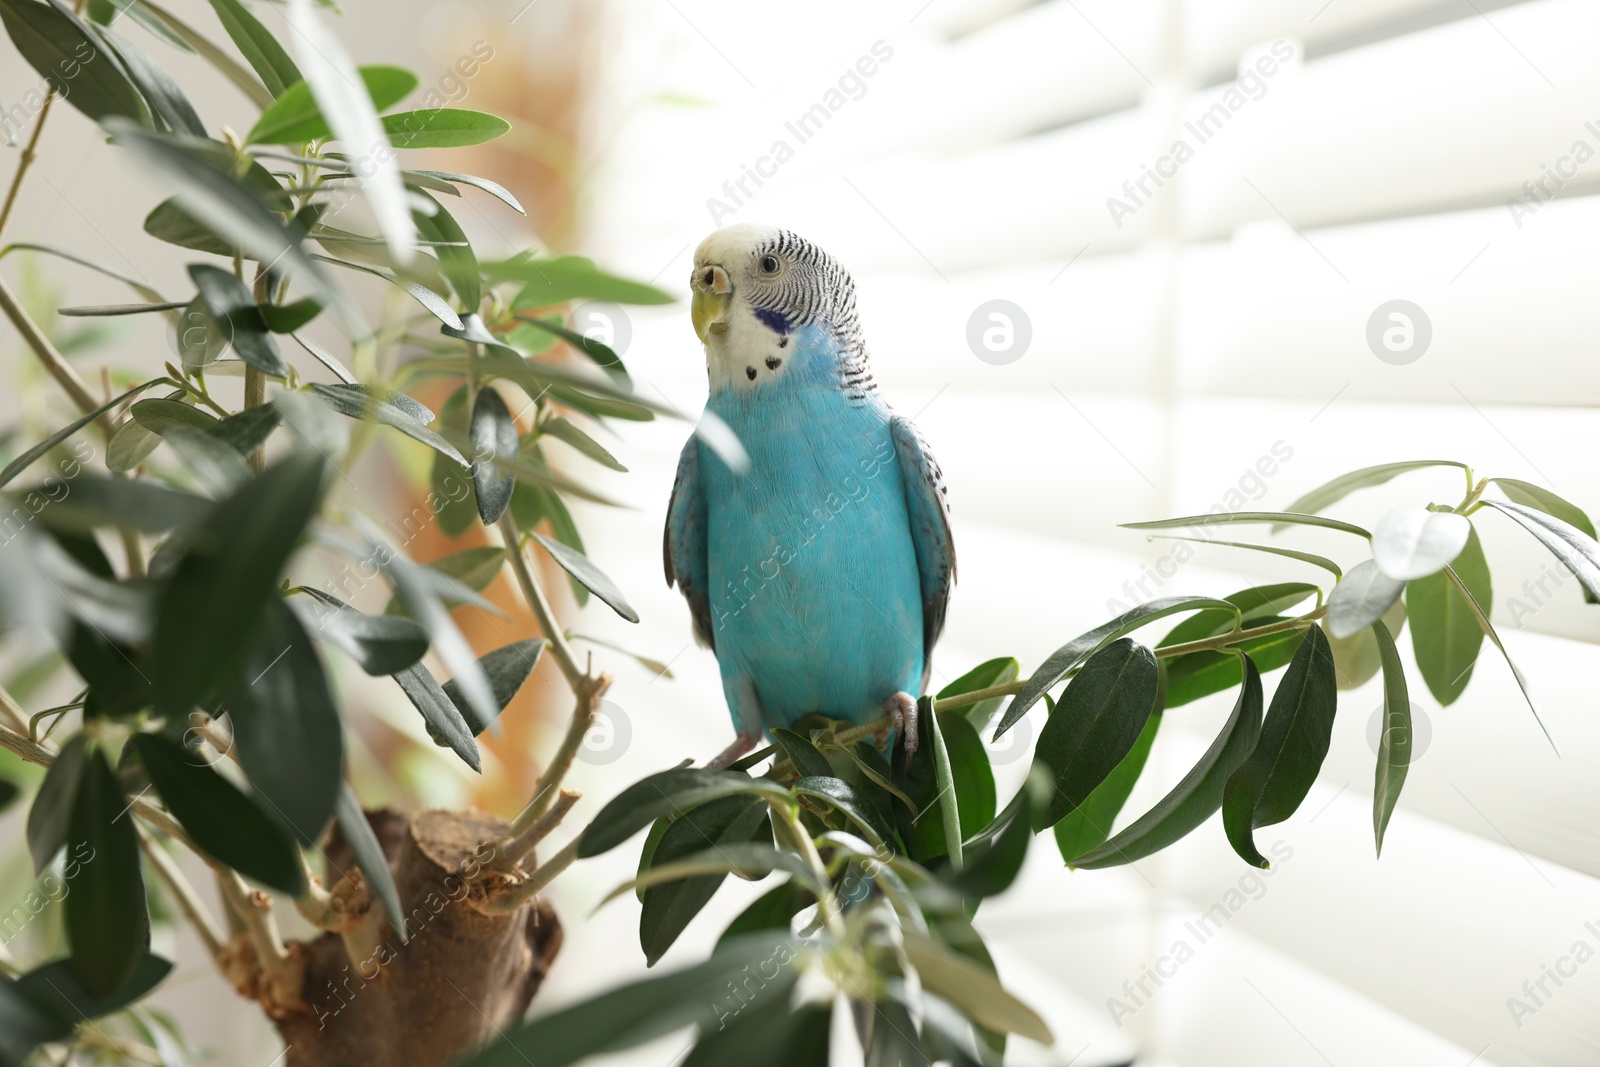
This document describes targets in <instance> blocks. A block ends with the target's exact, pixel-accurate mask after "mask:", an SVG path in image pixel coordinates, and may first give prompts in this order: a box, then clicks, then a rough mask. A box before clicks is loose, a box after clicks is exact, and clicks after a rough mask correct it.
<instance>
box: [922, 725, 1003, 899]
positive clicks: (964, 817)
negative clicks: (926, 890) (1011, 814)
mask: <svg viewBox="0 0 1600 1067" xmlns="http://www.w3.org/2000/svg"><path fill="white" fill-rule="evenodd" d="M923 699H924V702H926V703H927V704H928V706H929V714H928V715H927V716H926V721H927V723H928V725H929V727H930V729H929V731H928V733H927V735H926V740H925V741H924V743H925V744H929V745H931V746H933V766H934V784H935V785H936V786H938V788H939V815H940V819H941V821H942V823H943V829H944V844H945V854H946V855H948V856H949V857H950V862H951V865H952V866H954V867H956V868H957V869H959V868H960V867H961V866H962V862H963V859H964V857H963V856H962V851H961V842H962V840H963V839H964V838H965V836H966V833H967V831H968V830H976V829H977V828H979V827H982V826H987V825H989V823H991V822H993V821H994V809H995V792H994V772H993V771H992V770H991V769H990V767H989V753H988V752H987V751H985V750H984V747H983V739H982V738H981V737H979V736H978V731H977V728H976V727H974V726H973V725H972V723H970V722H968V721H967V719H966V718H965V717H964V716H962V715H960V714H959V713H957V712H953V711H951V712H941V711H934V710H932V707H933V705H932V699H931V698H927V697H925V698H923ZM947 787H948V788H947Z"/></svg>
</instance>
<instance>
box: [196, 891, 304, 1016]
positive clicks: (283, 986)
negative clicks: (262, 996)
mask: <svg viewBox="0 0 1600 1067" xmlns="http://www.w3.org/2000/svg"><path fill="white" fill-rule="evenodd" d="M217 889H218V891H219V892H221V894H222V899H223V900H224V901H225V902H226V903H227V905H228V907H229V908H231V909H232V910H233V913H234V915H236V916H238V918H239V920H240V921H241V922H242V923H243V924H244V929H245V935H246V936H247V937H249V939H250V944H251V947H253V948H254V949H255V951H256V960H257V962H259V963H260V965H261V970H262V972H263V974H264V975H265V976H266V978H267V979H269V985H268V988H267V990H266V991H265V992H266V995H267V996H268V997H269V998H270V1000H271V1001H272V1002H273V1003H274V1004H278V1005H282V1006H285V1007H287V1006H291V1005H298V1004H300V1003H303V997H302V990H301V985H302V982H303V980H304V978H305V975H304V972H303V971H302V970H301V968H300V965H299V964H298V963H297V962H296V961H295V960H294V958H293V957H292V956H290V955H289V950H288V948H287V947H286V946H285V945H284V943H283V935H282V934H280V933H279V932H278V918H277V915H276V914H275V913H274V912H273V910H272V898H271V897H269V896H267V894H265V893H263V892H262V891H261V890H259V889H251V888H250V887H249V886H247V885H245V883H244V879H243V878H240V877H239V875H238V873H237V872H235V871H232V870H229V869H228V868H219V869H218V870H217Z"/></svg>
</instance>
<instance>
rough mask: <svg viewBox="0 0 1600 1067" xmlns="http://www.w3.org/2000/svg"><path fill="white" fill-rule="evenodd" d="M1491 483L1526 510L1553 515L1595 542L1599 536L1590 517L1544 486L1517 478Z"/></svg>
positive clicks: (1500, 479) (1494, 480) (1494, 479)
mask: <svg viewBox="0 0 1600 1067" xmlns="http://www.w3.org/2000/svg"><path fill="white" fill-rule="evenodd" d="M1489 481H1490V482H1492V483H1494V484H1495V485H1498V486H1499V487H1500V491H1501V492H1503V493H1505V495H1506V496H1508V497H1510V498H1511V502H1512V503H1514V504H1521V505H1522V506H1523V507H1525V508H1533V509H1534V510H1535V511H1542V512H1544V513H1545V514H1546V515H1553V516H1555V517H1556V518H1558V519H1560V520H1561V521H1562V522H1564V523H1566V524H1568V525H1569V526H1574V527H1577V528H1578V529H1579V530H1582V531H1583V533H1584V534H1585V535H1586V536H1588V537H1589V538H1590V539H1591V540H1593V539H1594V538H1595V537H1596V536H1597V535H1596V534H1595V530H1594V523H1593V522H1591V521H1590V519H1589V516H1588V515H1586V514H1584V511H1583V509H1582V508H1580V507H1578V505H1576V504H1573V503H1571V502H1570V501H1567V500H1564V499H1562V498H1561V497H1559V496H1557V495H1556V494H1555V493H1552V492H1551V491H1550V490H1548V489H1546V488H1545V487H1544V486H1542V485H1534V484H1533V483H1532V482H1524V481H1521V480H1520V479H1517V478H1490V479H1489Z"/></svg>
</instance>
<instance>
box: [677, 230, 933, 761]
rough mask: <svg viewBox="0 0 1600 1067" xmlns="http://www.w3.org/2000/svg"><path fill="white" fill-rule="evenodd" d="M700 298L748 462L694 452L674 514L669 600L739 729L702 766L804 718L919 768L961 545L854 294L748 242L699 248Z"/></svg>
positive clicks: (759, 236)
mask: <svg viewBox="0 0 1600 1067" xmlns="http://www.w3.org/2000/svg"><path fill="white" fill-rule="evenodd" d="M691 288H692V290H693V294H694V295H693V306H692V314H693V318H694V327H695V332H696V333H697V334H699V336H700V340H701V341H702V342H704V344H705V350H706V367H707V370H708V372H709V375H710V379H711V396H710V400H709V402H708V405H707V406H708V408H709V410H710V411H711V412H713V413H714V414H716V415H717V416H719V417H720V418H721V419H722V421H723V422H725V423H727V425H728V426H729V427H731V428H732V430H733V432H734V433H735V434H737V435H738V438H739V440H740V442H741V443H742V444H743V446H744V449H745V451H746V452H747V453H748V455H749V460H750V462H749V467H748V469H746V470H742V471H736V470H734V469H733V468H731V467H730V466H728V465H727V464H726V463H725V462H724V461H723V459H722V458H720V457H719V455H718V454H717V452H716V451H713V450H712V449H711V448H710V447H708V446H706V445H705V444H704V443H703V442H702V440H701V438H699V437H691V438H690V439H689V443H688V444H687V445H685V446H684V449H683V454H682V456H681V457H680V458H679V460H678V477H677V483H676V484H675V485H674V487H673V490H672V502H671V504H670V505H669V507H668V513H667V528H666V546H665V556H666V571H667V582H668V584H669V585H670V584H674V583H676V585H677V586H678V588H679V589H680V590H681V591H682V593H683V595H684V597H685V598H686V599H687V600H688V601H689V608H690V611H691V613H692V614H693V617H694V627H695V632H696V634H697V635H698V636H699V638H700V639H701V640H702V641H704V642H705V643H706V644H707V645H709V646H710V647H711V648H712V649H713V650H714V651H715V652H716V654H717V661H718V663H719V664H720V665H721V668H722V686H723V692H724V694H725V695H726V697H727V701H728V710H729V712H730V713H731V714H732V716H733V724H734V728H735V729H736V730H737V737H736V738H735V740H734V742H733V744H732V745H730V746H729V747H728V748H727V749H726V750H725V751H724V752H723V753H722V754H721V755H720V756H718V757H717V758H716V759H715V760H713V761H712V765H713V766H727V765H728V764H730V763H732V762H733V761H735V760H737V759H738V758H739V756H741V755H743V754H744V753H746V752H748V751H749V750H750V749H751V748H753V747H754V746H755V745H756V743H757V742H758V741H759V740H760V739H761V736H762V734H763V733H764V732H765V731H766V730H767V729H769V728H772V727H786V726H789V725H791V724H793V723H794V722H795V721H796V720H797V719H799V718H801V717H802V716H804V715H808V714H812V713H820V714H822V715H826V716H828V717H830V718H834V719H845V720H849V721H852V722H856V723H864V722H869V721H872V720H874V719H878V718H881V717H882V716H883V715H884V714H886V713H887V714H888V715H889V716H890V717H891V718H892V719H893V721H894V722H895V724H896V726H897V728H898V729H897V733H898V734H899V735H900V736H902V737H903V738H904V743H905V745H906V746H907V748H908V750H913V751H914V749H915V746H916V702H915V698H914V694H917V693H921V692H922V691H923V689H924V687H925V686H926V684H927V679H928V672H929V667H930V659H929V657H930V656H931V654H932V652H933V646H934V643H935V642H936V641H937V640H938V639H939V633H940V631H941V630H942V629H943V627H944V617H945V606H946V604H947V603H948V602H949V598H950V588H951V585H952V583H953V582H954V581H955V574H956V558H955V546H954V544H953V542H952V540H951V536H950V523H949V511H948V503H947V499H946V490H945V485H944V478H943V474H942V473H941V472H940V470H939V465H938V464H937V463H936V462H935V461H934V459H933V456H932V454H931V453H930V452H929V451H928V447H927V445H926V444H925V443H924V442H923V440H922V437H921V435H920V434H918V433H917V431H916V428H915V427H914V426H913V425H912V423H911V421H910V420H909V419H906V418H903V417H900V416H897V415H895V414H894V413H893V412H891V411H890V410H889V406H888V404H886V403H885V402H884V400H883V398H882V397H881V396H880V395H879V393H878V388H877V385H876V384H875V383H874V382H873V378H872V370H871V367H870V365H869V363H868V359H867V345H866V339H865V337H864V336H863V333H862V329H861V324H860V321H859V319H858V318H857V316H856V294H855V284H854V282H852V281H851V278H850V275H849V274H848V273H846V271H845V270H844V268H843V267H841V266H840V265H839V264H838V263H837V262H836V261H835V260H834V259H833V257H832V256H829V255H828V254H827V253H826V252H824V251H823V250H822V249H820V248H818V247H817V246H816V245H814V244H812V243H811V242H809V241H807V240H805V239H803V238H801V237H798V236H796V235H795V234H792V233H789V232H788V231H786V230H780V229H776V228H773V227H765V226H754V225H748V224H741V225H737V226H729V227H727V228H725V229H721V230H718V231H716V232H715V233H713V234H712V235H711V236H710V237H707V238H706V239H705V241H704V242H702V243H701V245H700V247H699V248H698V249H697V250H696V251H695V257H694V273H693V275H692V276H691Z"/></svg>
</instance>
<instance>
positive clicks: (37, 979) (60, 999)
mask: <svg viewBox="0 0 1600 1067" xmlns="http://www.w3.org/2000/svg"><path fill="white" fill-rule="evenodd" d="M171 973H172V964H171V963H169V962H167V961H166V960H164V959H162V958H161V957H160V956H152V955H151V954H150V953H148V952H146V953H144V954H142V955H141V956H140V957H139V958H138V959H137V960H135V961H134V964H133V970H132V971H130V972H129V974H128V977H127V980H126V981H124V982H123V983H122V985H120V986H118V987H117V989H116V991H115V992H113V993H112V994H111V995H110V996H95V995H94V994H93V993H90V992H89V990H88V989H86V988H85V987H84V985H83V983H82V982H80V981H79V980H78V975H77V972H76V971H75V970H74V969H73V966H72V963H71V961H70V960H53V961H51V962H50V963H46V964H45V965H44V966H42V967H36V968H34V969H33V970H31V971H29V972H28V973H27V974H25V975H23V976H22V977H21V978H18V979H17V984H16V989H17V992H19V993H21V994H22V995H23V996H25V997H26V998H28V1000H30V1001H32V1002H33V1003H34V1004H36V1005H38V1006H39V1007H40V1008H43V1009H44V1010H45V1011H47V1012H49V1013H50V1014H52V1015H54V1016H55V1017H56V1018H58V1019H60V1020H61V1022H62V1025H63V1026H65V1027H66V1028H67V1029H68V1030H70V1029H72V1027H73V1026H74V1025H76V1024H78V1023H80V1022H83V1021H84V1020H86V1019H99V1018H101V1017H103V1016H106V1015H110V1014H112V1013H113V1012H118V1011H121V1010H122V1009H123V1008H126V1007H127V1006H128V1005H129V1004H132V1003H133V1002H134V1001H136V1000H139V999H140V998H142V997H143V996H145V994H147V993H149V992H150V991H151V990H152V989H154V988H155V987H156V986H158V985H160V984H161V982H162V981H163V980H164V979H165V978H166V977H167V975H168V974H171ZM63 1036H65V1035H63Z"/></svg>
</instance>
